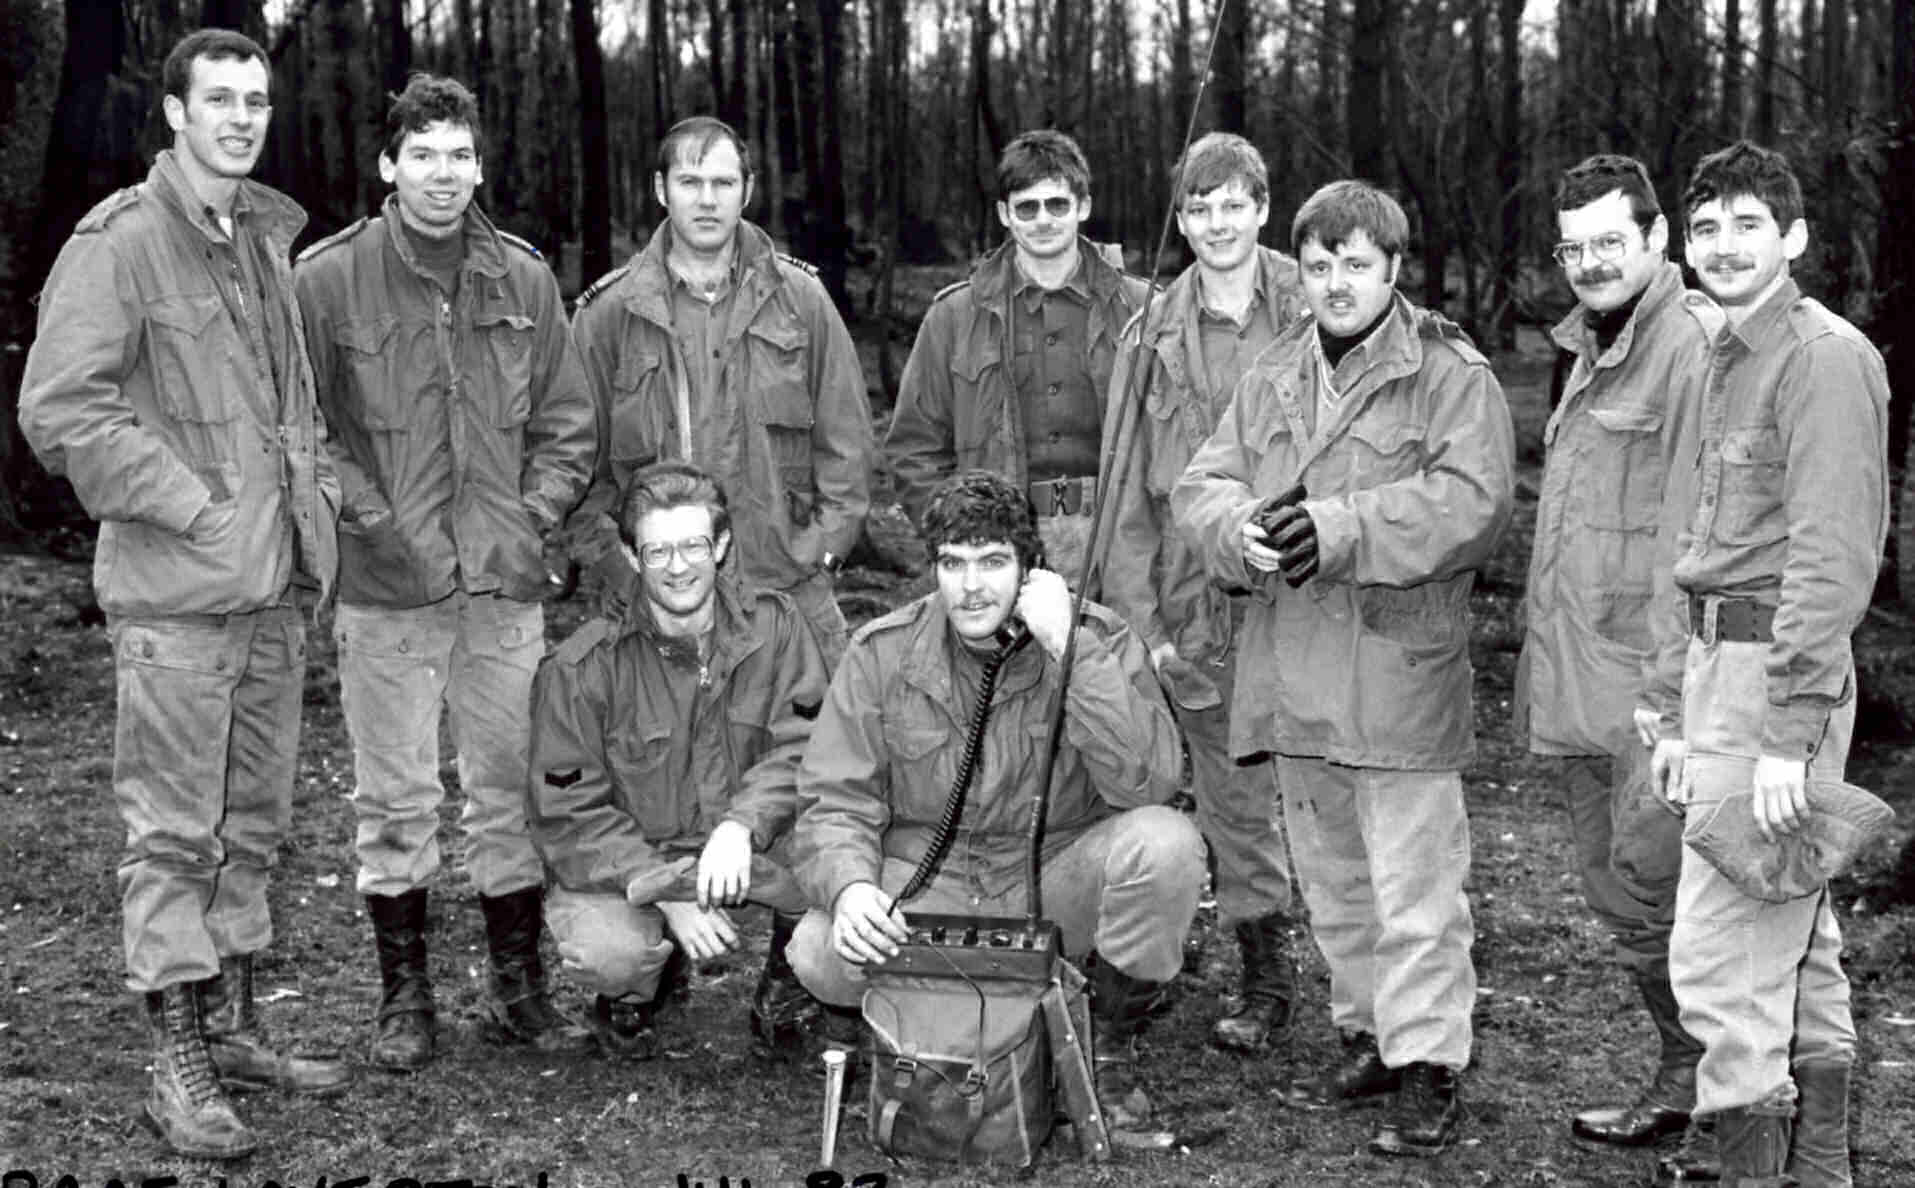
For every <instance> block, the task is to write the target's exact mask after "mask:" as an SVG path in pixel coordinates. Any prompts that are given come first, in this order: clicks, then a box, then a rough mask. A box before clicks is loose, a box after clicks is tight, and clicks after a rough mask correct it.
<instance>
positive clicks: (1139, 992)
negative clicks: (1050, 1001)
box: [1084, 953, 1164, 1130]
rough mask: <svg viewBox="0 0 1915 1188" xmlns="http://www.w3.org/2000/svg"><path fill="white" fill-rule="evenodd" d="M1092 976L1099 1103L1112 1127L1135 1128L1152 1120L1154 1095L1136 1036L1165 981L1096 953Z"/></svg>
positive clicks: (1089, 959)
mask: <svg viewBox="0 0 1915 1188" xmlns="http://www.w3.org/2000/svg"><path fill="white" fill-rule="evenodd" d="M1084 972H1085V974H1086V975H1087V976H1088V978H1089V980H1090V1031H1091V1065H1092V1077H1093V1079H1094V1080H1095V1081H1096V1088H1097V1104H1098V1106H1099V1107H1100V1108H1102V1110H1103V1112H1104V1122H1105V1124H1106V1125H1107V1126H1109V1127H1110V1129H1112V1130H1135V1129H1137V1128H1139V1127H1141V1126H1144V1125H1145V1124H1147V1123H1148V1122H1149V1121H1150V1096H1149V1095H1148V1094H1147V1093H1145V1092H1144V1083H1143V1078H1142V1076H1141V1075H1139V1073H1138V1071H1137V1037H1138V1035H1139V1034H1141V1033H1142V1032H1143V1029H1144V1024H1145V1022H1146V1021H1147V1020H1148V1019H1149V1017H1150V1008H1151V1004H1152V1003H1153V1002H1155V1001H1156V999H1157V996H1158V995H1160V994H1162V993H1163V990H1164V984H1163V983H1162V982H1146V981H1144V980H1143V979H1142V978H1133V977H1131V976H1130V975H1129V974H1127V973H1124V972H1123V971H1122V970H1120V969H1118V968H1117V967H1116V966H1114V965H1112V964H1111V963H1110V962H1108V961H1105V960H1103V959H1102V958H1100V957H1099V956H1098V955H1097V954H1096V953H1091V954H1089V955H1088V956H1086V957H1085V959H1084Z"/></svg>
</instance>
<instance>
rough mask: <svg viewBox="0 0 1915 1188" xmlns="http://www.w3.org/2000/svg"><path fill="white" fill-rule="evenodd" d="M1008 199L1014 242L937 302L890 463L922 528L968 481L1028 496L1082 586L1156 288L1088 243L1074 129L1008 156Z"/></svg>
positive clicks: (912, 367)
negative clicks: (996, 480) (1001, 484)
mask: <svg viewBox="0 0 1915 1188" xmlns="http://www.w3.org/2000/svg"><path fill="white" fill-rule="evenodd" d="M997 197H998V201H997V218H998V222H1000V223H1002V224H1003V225H1004V228H1005V230H1006V231H1008V232H1010V238H1009V239H1008V240H1006V241H1005V243H1004V245H1003V246H1002V247H1000V248H998V249H997V250H996V251H994V252H992V253H991V254H989V255H987V256H985V257H984V258H983V259H981V260H979V261H978V262H977V266H976V267H974V268H973V269H972V270H971V275H970V276H969V277H968V278H967V279H965V280H962V281H959V282H958V283H957V284H954V285H952V286H950V287H949V288H947V289H945V290H944V291H943V292H941V293H939V294H938V295H937V296H936V297H934V298H933V299H932V301H931V308H930V309H929V310H928V311H926V312H925V315H924V322H923V324H922V325H920V326H919V327H918V338H917V342H916V343H915V344H913V345H912V347H911V357H910V358H909V359H908V360H906V361H905V364H904V374H903V375H902V376H901V377H900V378H899V380H898V405H897V409H896V411H895V412H894V413H893V414H892V417H891V430H890V432H889V433H888V434H887V435H886V437H885V442H884V446H885V452H886V454H887V455H888V456H889V457H890V460H891V470H892V473H893V475H895V476H896V479H897V485H898V498H899V499H900V500H902V501H903V503H904V510H905V511H906V512H908V513H910V515H911V518H912V519H913V520H918V519H921V518H922V517H923V515H924V509H925V506H926V504H928V503H929V502H930V499H931V492H932V491H934V490H936V489H937V486H938V484H939V483H940V482H942V481H943V480H944V479H945V478H947V477H948V476H949V475H951V474H952V473H953V472H955V471H958V470H964V469H968V468H970V467H982V468H983V469H985V470H992V471H996V472H997V473H998V474H1001V475H1003V476H1005V477H1006V478H1008V479H1010V480H1011V482H1012V483H1014V484H1016V485H1018V486H1020V487H1024V488H1026V489H1027V490H1028V491H1029V492H1030V496H1031V502H1032V503H1033V504H1034V505H1035V506H1036V508H1037V515H1038V530H1039V531H1040V532H1041V533H1043V536H1044V548H1045V551H1046V553H1047V554H1048V555H1049V557H1050V563H1051V565H1053V566H1054V567H1055V568H1056V570H1057V572H1059V573H1062V574H1064V575H1066V576H1067V577H1069V578H1070V579H1071V580H1073V581H1075V580H1076V579H1077V576H1078V574H1079V573H1080V572H1082V569H1083V561H1084V555H1085V552H1086V551H1087V549H1088V548H1089V544H1090V521H1091V513H1092V512H1093V511H1094V510H1095V508H1096V499H1097V468H1098V447H1099V443H1100V441H1101V439H1102V434H1103V426H1104V419H1105V418H1104V402H1105V396H1106V394H1107V393H1108V392H1109V390H1110V372H1111V366H1112V363H1113V361H1114V359H1115V358H1116V355H1117V337H1118V334H1119V333H1120V332H1121V331H1122V330H1123V327H1124V325H1125V324H1126V323H1127V322H1129V321H1130V319H1131V317H1132V316H1133V315H1134V314H1136V312H1137V310H1138V309H1139V308H1140V307H1141V306H1142V305H1143V299H1144V292H1145V286H1144V281H1143V280H1142V279H1140V278H1138V277H1134V276H1131V275H1130V274H1129V273H1127V272H1125V271H1124V270H1123V255H1122V251H1121V249H1118V248H1116V247H1111V248H1108V249H1106V248H1103V247H1100V246H1099V245H1097V244H1094V243H1092V242H1091V241H1090V240H1088V239H1086V238H1084V236H1083V235H1082V234H1081V233H1080V231H1079V228H1080V227H1081V226H1082V225H1083V223H1084V220H1086V219H1088V218H1090V212H1091V194H1090V166H1089V164H1088V163H1087V162H1086V161H1085V160H1084V152H1083V150H1082V149H1080V148H1078V147H1077V142H1076V141H1074V140H1072V139H1071V138H1070V137H1068V136H1066V135H1064V134H1063V133H1062V132H1057V131H1053V130H1049V129H1043V130H1039V131H1035V132H1026V133H1024V134H1023V135H1021V136H1019V137H1018V138H1017V139H1015V140H1013V141H1011V143H1010V144H1009V145H1007V146H1005V149H1004V153H1003V155H1002V156H1001V157H999V158H998V163H997ZM1107 253H1108V254H1107Z"/></svg>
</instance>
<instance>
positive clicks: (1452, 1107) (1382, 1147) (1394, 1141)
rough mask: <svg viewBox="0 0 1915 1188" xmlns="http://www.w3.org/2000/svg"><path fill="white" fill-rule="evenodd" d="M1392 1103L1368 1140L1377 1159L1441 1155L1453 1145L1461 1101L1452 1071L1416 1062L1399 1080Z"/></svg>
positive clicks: (1460, 1123)
mask: <svg viewBox="0 0 1915 1188" xmlns="http://www.w3.org/2000/svg"><path fill="white" fill-rule="evenodd" d="M1399 1080H1400V1084H1399V1085H1398V1086H1397V1090H1396V1100H1395V1101H1394V1102H1392V1103H1391V1105H1390V1112H1389V1113H1388V1114H1387V1115H1386V1116H1385V1117H1384V1119H1383V1125H1381V1126H1379V1127H1377V1130H1376V1134H1375V1135H1374V1136H1373V1137H1372V1138H1371V1139H1370V1150H1371V1151H1374V1152H1375V1153H1376V1154H1378V1155H1411V1156H1417V1157H1420V1158H1428V1157H1430V1156H1432V1155H1441V1154H1442V1153H1443V1152H1444V1151H1446V1150H1448V1149H1449V1147H1450V1145H1451V1144H1452V1143H1454V1142H1455V1141H1456V1132H1457V1130H1459V1129H1460V1128H1461V1127H1462V1123H1463V1097H1462V1094H1461V1093H1459V1092H1458V1091H1457V1083H1456V1081H1457V1078H1456V1070H1455V1069H1453V1068H1448V1067H1445V1066H1444V1065H1441V1064H1426V1063H1424V1062H1423V1061H1421V1060H1419V1061H1416V1062H1415V1063H1413V1064H1410V1065H1408V1066H1406V1067H1405V1068H1404V1069H1403V1070H1402V1074H1401V1076H1400V1078H1399Z"/></svg>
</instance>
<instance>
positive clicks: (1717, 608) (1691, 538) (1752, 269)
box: [1636, 141, 1888, 1188]
mask: <svg viewBox="0 0 1915 1188" xmlns="http://www.w3.org/2000/svg"><path fill="white" fill-rule="evenodd" d="M1682 207H1683V212H1684V216H1685V219H1686V230H1687V233H1688V234H1687V239H1688V244H1687V256H1688V260H1689V264H1690V266H1691V267H1693V268H1694V269H1695V270H1696V274H1697V276H1699V277H1700V278H1701V282H1702V285H1703V287H1704V288H1705V289H1707V290H1708V292H1709V295H1710V296H1711V297H1713V298H1715V300H1716V302H1717V304H1719V305H1720V306H1721V307H1722V310H1723V312H1724V313H1725V314H1726V315H1727V325H1725V326H1724V327H1723V328H1722V329H1721V330H1720V331H1718V332H1717V333H1716V335H1715V336H1714V341H1713V342H1712V344H1711V350H1710V352H1709V357H1708V361H1707V368H1708V369H1707V372H1706V376H1707V378H1706V381H1705V386H1704V388H1703V390H1702V399H1701V400H1700V402H1699V403H1698V404H1697V406H1696V408H1695V409H1694V411H1693V412H1692V414H1691V415H1690V416H1688V417H1686V418H1685V419H1684V422H1683V424H1682V426H1681V429H1682V436H1681V438H1680V439H1679V445H1678V452H1677V458H1678V459H1683V460H1692V461H1687V462H1685V463H1684V464H1682V465H1678V466H1676V467H1675V468H1674V469H1673V470H1672V471H1671V473H1670V478H1669V494H1668V498H1667V500H1666V512H1665V519H1664V521H1663V533H1664V537H1665V548H1666V554H1665V556H1664V558H1663V561H1664V563H1665V564H1669V563H1673V565H1672V568H1671V569H1670V570H1669V571H1668V572H1669V581H1668V582H1666V583H1664V589H1663V592H1662V594H1661V595H1659V596H1658V597H1657V598H1656V600H1655V602H1654V603H1653V609H1652V612H1651V624H1652V627H1653V629H1654V632H1655V644H1656V649H1657V660H1658V662H1657V664H1656V667H1655V672H1654V677H1653V679H1652V680H1651V682H1650V684H1649V686H1648V688H1647V689H1646V691H1645V696H1644V698H1643V700H1642V704H1641V706H1640V708H1639V709H1638V710H1637V713H1636V725H1637V729H1638V731H1639V732H1640V733H1641V736H1642V742H1643V743H1644V745H1645V746H1650V745H1653V748H1654V753H1653V757H1652V759H1651V770H1652V778H1653V779H1654V780H1655V781H1656V782H1657V784H1658V786H1659V787H1661V788H1663V789H1664V790H1665V791H1666V793H1667V795H1668V796H1669V798H1670V799H1671V800H1672V801H1675V802H1677V803H1679V804H1686V805H1687V811H1688V814H1689V816H1690V817H1691V819H1700V818H1701V817H1702V816H1703V814H1704V813H1705V812H1707V811H1709V810H1712V809H1714V808H1716V806H1717V805H1718V804H1719V803H1720V802H1722V801H1724V800H1725V799H1727V798H1728V797H1730V796H1734V795H1738V794H1748V795H1751V796H1752V797H1753V814H1754V818H1755V823H1756V827H1757V829H1758V830H1759V831H1760V833H1761V836H1762V837H1763V839H1764V840H1773V839H1776V838H1777V836H1778V835H1787V834H1792V833H1795V832H1796V831H1798V830H1800V829H1802V828H1803V827H1804V825H1805V824H1806V822H1807V817H1808V811H1809V810H1808V784H1809V783H1810V781H1811V780H1822V779H1840V778H1841V775H1842V769H1843V765H1844V764H1845V763H1846V761H1847V759H1848V748H1849V739H1850V733H1851V731H1852V730H1853V728H1854V724H1855V660H1854V656H1853V653H1852V652H1851V649H1850V638H1849V637H1850V635H1851V634H1852V633H1853V632H1854V630H1855V628H1856V626H1857V624H1859V623H1860V622H1861V619H1862V615H1863V613H1864V612H1865V611H1867V609H1868V603H1869V596H1870V594H1871V592H1872V591H1873V589H1874V586H1875V576H1876V569H1877V566H1878V563H1879V562H1880V560H1881V554H1882V544H1883V541H1884V539H1885V538H1886V536H1887V531H1888V480H1887V458H1886V455H1887V402H1888V377H1887V373H1886V371H1885V369H1884V367H1883V363H1882V357H1881V355H1880V354H1879V353H1877V352H1876V350H1875V348H1874V347H1873V346H1871V345H1870V344H1869V342H1868V340H1867V339H1865V338H1864V337H1862V335H1861V333H1860V332H1859V331H1857V330H1856V329H1855V327H1854V326H1852V325H1850V324H1849V323H1848V322H1846V321H1844V320H1843V319H1842V318H1841V317H1839V316H1837V315H1836V314H1835V313H1833V312H1831V311H1830V310H1829V309H1828V308H1826V307H1825V306H1823V305H1821V304H1820V303H1819V302H1816V301H1814V300H1813V299H1811V298H1808V297H1805V296H1803V294H1802V291H1801V290H1800V289H1798V288H1797V287H1796V284H1795V281H1794V280H1793V279H1792V278H1791V277H1790V275H1789V266H1790V262H1791V261H1793V260H1795V259H1797V258H1799V257H1800V256H1801V255H1802V253H1803V251H1804V250H1805V249H1806V248H1807V246H1808V235H1809V232H1808V225H1807V223H1805V222H1804V221H1803V218H1802V214H1803V205H1802V190H1801V187H1800V185H1799V184H1798V183H1797V181H1796V178H1795V173H1794V171H1793V170H1792V169H1791V168H1790V167H1789V163H1788V161H1787V159H1786V158H1784V157H1783V156H1782V155H1781V154H1779V153H1776V152H1773V151H1770V150H1768V149H1764V148H1761V147H1758V146H1756V145H1753V144H1750V143H1748V142H1746V141H1743V142H1739V143H1737V144H1734V145H1731V146H1730V147H1728V148H1725V149H1722V150H1720V151H1718V152H1715V153H1711V154H1710V155H1709V156H1707V157H1704V158H1703V159H1702V160H1701V161H1700V162H1699V163H1698V164H1697V165H1696V168H1695V172H1694V174H1693V175H1692V176H1691V177H1690V179H1689V185H1688V188H1687V189H1686V190H1685V191H1684V192H1683V196H1682ZM1671 586H1673V589H1671V588H1670V587H1671ZM1751 769H1753V771H1751ZM1841 952H1842V933H1841V929H1840V928H1839V927H1838V926H1837V924H1836V920H1835V914H1834V911H1833V910H1832V908H1831V906H1830V900H1829V893H1828V889H1827V887H1826V886H1824V887H1822V888H1820V889H1819V890H1817V891H1816V892H1815V893H1813V894H1811V895H1808V896H1805V897H1803V898H1800V899H1794V900H1790V901H1788V902H1785V903H1772V902H1768V901H1765V900H1761V899H1757V898H1754V897H1752V896H1750V895H1747V894H1744V893H1743V892H1742V891H1741V890H1739V889H1738V888H1737V887H1736V885H1735V884H1734V883H1732V882H1731V881H1730V880H1729V879H1728V878H1727V877H1726V876H1725V875H1723V874H1722V873H1721V872H1720V871H1718V870H1717V869H1716V868H1715V867H1714V866H1712V865H1710V863H1709V862H1708V861H1707V860H1705V859H1704V858H1703V857H1702V856H1701V855H1700V854H1698V853H1697V852H1696V851H1695V850H1694V849H1692V848H1689V847H1684V850H1683V853H1682V870H1681V878H1680V881H1679V883H1678V885H1677V889H1676V918H1675V929H1674V932H1673V933H1672V935H1671V937H1670V941H1669V975H1670V982H1671V984H1672V985H1673V987H1674V990H1675V996H1676V1002H1677V1003H1678V1004H1679V1005H1680V1007H1681V1011H1682V1024H1683V1027H1684V1028H1686V1029H1687V1030H1688V1032H1689V1033H1690V1034H1691V1035H1693V1036H1695V1037H1696V1039H1697V1040H1699V1041H1700V1042H1701V1043H1702V1046H1703V1050H1702V1058H1701V1060H1700V1062H1699V1063H1698V1064H1697V1067H1696V1101H1695V1112H1696V1113H1697V1114H1699V1115H1711V1116H1713V1117H1714V1118H1715V1120H1716V1142H1717V1146H1718V1148H1719V1150H1720V1153H1721V1159H1722V1169H1721V1170H1722V1178H1723V1182H1724V1183H1731V1184H1743V1185H1763V1186H1767V1185H1780V1184H1783V1183H1792V1184H1798V1185H1803V1186H1806V1188H1829V1186H1831V1185H1847V1184H1849V1183H1850V1182H1851V1179H1850V1170H1849V1151H1848V1088H1849V1070H1850V1068H1851V1066H1852V1065H1853V1063H1854V1060H1855V1023H1854V1019H1853V1017H1852V1015H1851V1013H1850V1009H1849V984H1848V978H1847V975H1845V974H1844V973H1843V972H1842V963H1841Z"/></svg>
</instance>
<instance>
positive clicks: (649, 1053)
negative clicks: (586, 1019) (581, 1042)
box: [592, 994, 658, 1060]
mask: <svg viewBox="0 0 1915 1188" xmlns="http://www.w3.org/2000/svg"><path fill="white" fill-rule="evenodd" d="M654 1012H655V1008H654V1007H653V1006H652V1003H651V1002H650V1001H649V1000H647V999H644V998H641V997H639V996H638V995H636V994H620V995H618V996H617V997H612V996H610V995H605V994H601V995H599V996H598V997H597V998H595V999H593V1001H592V1036H593V1038H594V1039H596V1040H597V1041H598V1046H599V1050H600V1051H601V1052H603V1053H605V1054H606V1055H607V1056H617V1057H620V1058H622V1059H625V1060H650V1059H652V1058H653V1057H655V1056H657V1055H658V1026H657V1020H656V1018H655V1013H654Z"/></svg>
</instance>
